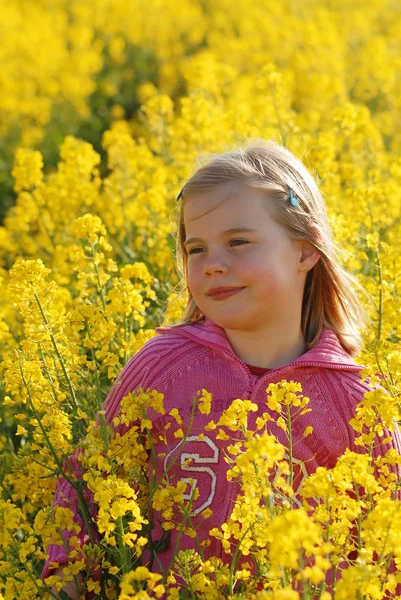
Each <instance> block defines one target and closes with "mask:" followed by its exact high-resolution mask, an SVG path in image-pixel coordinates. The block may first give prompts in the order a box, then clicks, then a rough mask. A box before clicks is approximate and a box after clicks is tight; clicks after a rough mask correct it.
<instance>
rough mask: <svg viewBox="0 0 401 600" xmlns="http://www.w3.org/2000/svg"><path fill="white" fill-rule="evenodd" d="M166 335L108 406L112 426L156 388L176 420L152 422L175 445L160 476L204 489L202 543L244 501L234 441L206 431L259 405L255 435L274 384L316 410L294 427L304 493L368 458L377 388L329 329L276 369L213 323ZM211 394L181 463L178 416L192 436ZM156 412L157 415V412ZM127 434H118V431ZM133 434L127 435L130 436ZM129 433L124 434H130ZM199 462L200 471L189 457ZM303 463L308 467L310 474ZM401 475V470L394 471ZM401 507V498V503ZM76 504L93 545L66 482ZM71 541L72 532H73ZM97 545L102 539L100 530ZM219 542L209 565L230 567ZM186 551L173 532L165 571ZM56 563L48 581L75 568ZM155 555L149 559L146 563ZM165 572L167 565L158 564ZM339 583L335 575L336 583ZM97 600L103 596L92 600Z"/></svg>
mask: <svg viewBox="0 0 401 600" xmlns="http://www.w3.org/2000/svg"><path fill="white" fill-rule="evenodd" d="M156 332H157V333H158V334H159V335H157V336H155V337H154V338H152V339H150V340H149V341H148V342H147V343H146V344H145V345H144V346H143V348H141V350H140V351H139V352H138V353H137V354H136V355H135V356H134V357H133V358H131V359H130V361H129V362H128V363H127V364H126V366H125V367H124V368H123V369H122V371H121V373H120V374H119V376H118V377H117V379H116V381H115V383H114V385H113V387H112V388H111V390H110V392H109V394H108V396H107V398H106V400H105V402H104V404H103V409H104V410H105V411H106V414H105V418H106V422H107V423H108V424H110V423H111V422H112V420H113V418H114V417H115V416H116V415H118V413H119V409H120V404H121V400H122V398H123V397H124V396H126V395H127V394H128V393H129V392H131V391H133V390H135V389H136V388H138V387H142V388H143V389H145V390H146V388H148V387H149V388H150V389H156V390H157V391H159V392H161V393H162V394H164V407H165V412H166V414H165V415H164V416H161V415H160V414H153V415H150V416H151V417H152V420H153V431H159V430H160V431H161V430H163V428H164V427H165V425H166V423H169V422H171V426H170V428H169V429H167V432H166V437H167V446H166V445H165V444H164V442H160V443H159V444H158V445H157V446H156V448H155V450H156V454H165V456H160V457H158V458H157V467H156V471H157V478H160V477H161V476H162V474H163V472H164V471H165V469H166V467H168V464H169V462H170V461H174V464H173V467H172V468H171V469H170V472H169V481H170V483H173V484H177V482H178V481H179V480H180V479H181V480H189V479H190V478H191V479H192V480H193V481H194V484H193V485H194V486H195V485H196V486H197V487H198V489H199V492H200V493H199V498H198V499H197V500H196V502H195V503H194V504H193V512H192V524H193V526H194V527H195V529H196V532H197V540H198V541H199V542H202V541H203V540H204V539H206V538H208V537H209V535H208V532H209V531H210V530H211V529H212V528H214V527H217V528H221V525H222V523H224V522H225V521H226V520H227V519H228V517H229V516H230V513H231V511H232V508H233V505H234V501H235V498H236V496H237V495H238V494H240V493H241V490H240V487H239V485H238V484H237V483H235V482H228V481H227V480H226V472H227V470H228V468H229V465H228V464H227V463H226V462H225V461H224V456H225V450H226V448H227V445H228V444H229V443H230V442H227V441H223V440H218V439H216V434H217V432H218V428H217V429H215V430H211V431H207V432H205V437H204V438H203V439H201V440H198V439H197V437H198V435H199V434H200V433H201V432H203V430H204V426H205V425H206V424H207V423H208V422H209V421H210V420H212V419H213V420H214V421H215V422H217V421H218V420H219V418H220V416H221V413H222V411H223V410H225V409H226V408H227V407H228V406H229V405H230V404H231V402H232V401H233V400H234V399H236V398H242V399H250V400H251V401H252V402H254V403H256V404H257V405H258V407H259V408H260V412H259V413H251V414H252V419H251V422H250V424H249V428H250V429H252V425H253V424H254V419H255V418H256V417H257V416H258V415H259V414H260V415H261V414H262V413H263V412H266V411H267V412H270V413H271V414H272V416H277V415H274V414H273V413H272V411H270V410H269V409H268V408H267V406H266V398H267V395H266V388H267V387H268V385H269V384H270V383H277V382H280V381H281V380H284V379H285V380H288V381H290V380H294V381H298V382H300V383H301V384H302V394H303V395H304V396H308V397H309V398H310V402H309V405H308V407H309V408H311V409H312V412H309V413H307V414H306V415H304V416H303V417H300V418H299V419H298V420H297V421H296V423H295V425H294V440H295V439H300V442H299V443H298V444H297V445H296V446H295V449H294V456H295V459H296V460H295V462H296V463H297V464H296V466H295V469H296V471H295V474H296V476H295V479H294V489H295V490H298V489H299V487H300V485H301V483H302V481H303V479H304V478H305V477H306V476H307V475H309V474H311V473H313V472H314V471H315V470H316V468H317V467H318V466H323V467H326V468H332V467H334V466H335V464H336V462H337V459H338V458H339V457H340V456H341V455H342V454H343V453H344V452H345V450H346V449H347V448H349V449H350V450H352V451H355V452H363V449H361V447H360V446H355V438H356V437H357V435H358V434H356V432H355V431H354V430H353V429H352V427H351V426H350V425H349V421H350V420H351V419H352V418H353V416H354V414H355V407H356V405H357V404H358V402H360V401H361V400H362V398H363V395H364V393H365V392H367V391H369V390H370V389H371V388H370V387H369V386H368V383H367V382H363V381H361V370H362V369H363V366H362V365H359V364H357V363H356V362H355V361H354V360H353V358H352V357H351V356H350V355H349V354H348V353H347V352H346V351H345V350H344V349H343V347H342V346H341V344H340V342H339V339H338V337H337V335H336V334H335V332H334V331H332V330H330V329H327V328H326V329H324V330H323V331H322V334H321V336H320V339H319V341H318V342H317V344H316V345H315V346H314V347H313V348H312V349H310V350H308V351H307V352H305V353H304V354H302V355H301V356H299V357H298V358H297V359H296V360H294V361H293V362H291V363H289V364H287V365H283V366H281V367H277V368H274V369H260V368H258V367H252V366H250V365H247V364H245V363H244V362H243V361H242V360H240V358H238V356H236V354H235V353H234V352H233V349H232V347H231V344H230V342H229V340H228V338H227V336H226V334H225V331H224V329H223V328H221V327H220V326H218V325H217V324H216V323H214V322H213V321H212V320H211V319H209V318H206V319H205V320H204V321H203V322H201V323H196V324H193V325H185V326H182V327H178V328H173V329H171V328H163V327H158V328H156ZM202 388H205V389H206V390H207V391H208V392H210V393H211V394H212V398H213V400H212V410H211V413H210V414H209V415H203V414H200V413H197V414H196V416H195V419H194V423H193V427H192V430H191V432H190V435H189V437H188V439H187V441H186V443H185V445H184V447H183V448H181V450H180V455H179V456H177V447H178V446H179V444H180V441H181V440H180V439H177V438H176V437H174V432H175V431H177V429H178V428H179V427H180V426H179V425H178V424H177V423H176V421H175V420H174V419H173V418H172V417H171V416H170V415H169V414H168V413H169V412H170V411H171V409H173V408H177V409H178V410H179V413H180V414H181V416H182V418H183V420H184V425H183V426H182V428H183V430H184V431H185V424H186V422H187V421H188V417H189V413H190V410H191V405H192V398H193V396H194V395H195V394H196V392H197V391H198V390H201V389H202ZM152 412H153V411H152ZM307 425H312V427H313V433H312V434H311V435H309V436H308V437H306V438H303V437H302V433H303V431H304V429H305V427H306V426H307ZM269 428H270V431H271V433H273V434H274V435H276V436H277V438H278V439H279V440H280V441H281V442H282V443H283V444H285V445H286V438H285V436H284V432H283V431H282V430H281V429H280V428H278V427H277V426H276V425H275V424H274V423H269ZM117 430H118V429H117ZM125 430H126V429H125ZM122 433H123V432H122ZM388 436H391V437H392V441H391V442H390V443H387V444H383V445H382V446H381V447H378V448H376V449H375V451H374V456H376V455H379V454H384V453H385V452H386V451H387V450H388V449H390V448H395V450H396V451H397V453H398V454H401V435H400V431H399V429H398V427H397V428H396V430H395V431H394V432H393V433H392V434H391V433H389V432H387V431H385V434H384V438H386V437H388ZM78 452H79V449H78V450H77V452H76V453H75V454H74V455H73V456H72V457H70V458H69V461H70V464H71V466H72V467H73V469H74V471H75V472H76V473H77V474H79V473H80V465H79V463H78V461H77V458H76V457H77V454H78ZM188 458H191V459H192V460H191V461H190V464H188V461H187V459H188ZM301 462H303V463H304V464H305V466H306V471H305V468H303V467H302V466H300V463H301ZM394 470H395V472H396V473H397V475H398V476H399V477H401V469H400V468H399V467H394ZM85 495H86V497H87V498H88V500H89V501H90V502H91V501H92V498H93V496H92V493H91V492H90V491H89V490H87V489H86V492H85ZM400 499H401V496H400ZM56 505H59V506H68V507H69V508H71V509H72V510H73V511H74V514H75V517H74V519H75V521H76V522H77V523H78V524H79V525H80V526H81V528H82V530H81V533H80V534H79V535H78V537H79V540H80V543H81V544H84V543H87V542H89V536H88V532H87V531H86V529H85V527H84V523H83V520H82V518H81V516H80V515H79V514H78V510H77V498H76V493H75V490H74V488H72V487H71V486H70V485H69V484H68V483H67V482H66V481H65V480H64V479H63V478H62V477H60V478H59V480H58V483H57V489H56V494H55V498H54V503H53V506H56ZM207 508H209V509H210V510H211V511H212V516H211V517H209V518H208V519H206V520H205V519H204V518H203V516H202V514H201V513H202V511H204V510H205V509H207ZM91 514H92V515H93V516H94V517H95V516H96V507H95V506H94V504H93V503H92V504H91ZM162 534H163V529H162V527H161V525H160V523H158V524H157V525H156V527H155V529H154V530H153V534H152V538H153V540H158V539H161V537H162ZM64 535H65V539H66V540H68V537H69V535H71V534H69V533H68V532H67V531H65V532H64ZM95 539H98V535H97V533H96V532H95ZM210 539H211V541H212V543H211V545H210V546H208V547H207V548H205V550H204V555H205V558H208V557H209V556H213V555H214V556H218V557H221V558H223V559H225V561H227V562H229V557H228V556H227V555H226V554H225V553H224V551H223V549H222V547H221V544H220V542H219V541H218V540H216V539H215V538H213V537H210ZM176 544H177V546H178V548H179V549H180V550H182V549H185V548H194V549H196V543H195V541H194V539H192V538H190V537H188V536H186V535H185V534H184V535H182V537H181V538H180V539H179V540H178V541H177V531H175V530H173V531H171V539H170V542H169V544H167V548H165V549H164V550H163V551H161V552H160V553H159V554H158V560H159V561H160V563H161V565H162V567H163V569H166V568H168V566H169V564H170V561H171V558H172V556H173V552H174V548H175V547H176ZM47 552H48V554H49V558H48V559H47V560H46V562H45V565H44V568H43V572H42V578H45V577H48V576H49V575H50V574H51V568H52V566H51V563H53V562H54V561H56V562H57V563H59V564H63V563H66V562H67V556H66V553H65V550H64V548H63V547H62V546H55V545H50V546H49V547H48V548H47ZM146 556H148V555H146V554H145V557H146ZM153 570H154V571H156V570H157V561H155V562H154V563H153ZM330 580H331V576H330V574H329V575H328V580H326V581H327V582H328V583H329V582H330ZM86 597H87V598H88V599H89V598H92V597H93V593H91V594H88V593H87V595H86Z"/></svg>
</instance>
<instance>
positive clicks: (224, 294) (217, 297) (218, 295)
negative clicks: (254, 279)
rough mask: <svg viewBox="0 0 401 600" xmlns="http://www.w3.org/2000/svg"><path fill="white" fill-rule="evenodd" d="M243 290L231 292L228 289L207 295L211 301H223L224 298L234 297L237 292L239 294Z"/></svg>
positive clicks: (236, 289)
mask: <svg viewBox="0 0 401 600" xmlns="http://www.w3.org/2000/svg"><path fill="white" fill-rule="evenodd" d="M244 289H245V288H234V289H231V290H230V289H228V290H222V291H221V292H213V293H211V294H210V293H209V294H208V295H209V296H210V298H212V299H213V300H225V299H226V298H229V297H230V296H234V295H235V294H238V293H239V292H241V291H242V290H244Z"/></svg>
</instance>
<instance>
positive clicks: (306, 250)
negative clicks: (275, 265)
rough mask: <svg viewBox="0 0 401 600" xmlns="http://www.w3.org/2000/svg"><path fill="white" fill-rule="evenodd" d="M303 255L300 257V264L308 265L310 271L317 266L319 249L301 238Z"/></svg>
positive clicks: (300, 244)
mask: <svg viewBox="0 0 401 600" xmlns="http://www.w3.org/2000/svg"><path fill="white" fill-rule="evenodd" d="M298 244H299V247H300V250H301V255H300V257H299V266H300V267H307V268H308V271H309V270H310V269H312V267H314V266H315V264H316V263H317V261H318V260H319V258H320V254H319V251H318V250H316V248H315V246H313V244H311V243H310V242H308V241H307V240H299V241H298Z"/></svg>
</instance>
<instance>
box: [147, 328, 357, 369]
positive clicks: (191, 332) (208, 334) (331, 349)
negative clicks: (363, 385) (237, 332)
mask: <svg viewBox="0 0 401 600" xmlns="http://www.w3.org/2000/svg"><path fill="white" fill-rule="evenodd" d="M156 332H157V333H158V334H161V335H163V334H170V335H171V334H174V335H180V336H182V337H184V338H187V339H190V340H192V341H194V342H196V343H198V344H203V345H204V346H208V347H210V348H213V349H214V350H216V351H220V352H223V353H224V354H226V355H228V356H231V358H235V359H238V357H237V356H236V354H235V353H234V351H233V349H232V347H231V344H230V342H229V340H228V338H227V336H226V333H225V331H224V329H223V328H222V327H220V326H219V325H217V324H216V323H215V322H214V321H212V320H211V319H209V318H208V317H206V319H205V320H204V321H203V322H202V323H194V324H191V325H183V326H182V327H174V328H170V327H156ZM290 364H291V366H302V367H306V366H316V367H327V368H331V369H345V370H352V371H359V370H361V369H363V368H364V366H363V365H360V364H358V363H356V362H355V361H354V359H353V358H352V356H350V355H349V354H348V352H346V351H345V350H344V348H343V347H342V346H341V344H340V341H339V339H338V337H337V335H336V333H335V332H334V331H333V330H332V329H328V328H324V329H323V330H322V333H321V336H320V338H319V341H318V342H317V344H315V346H314V347H313V348H311V349H310V350H308V351H307V352H305V353H304V354H302V355H301V356H299V357H298V358H297V359H295V360H294V361H293V362H292V363H290Z"/></svg>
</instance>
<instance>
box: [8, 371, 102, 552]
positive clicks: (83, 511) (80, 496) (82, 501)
mask: <svg viewBox="0 0 401 600" xmlns="http://www.w3.org/2000/svg"><path fill="white" fill-rule="evenodd" d="M20 371H21V377H22V380H23V382H24V385H25V388H26V391H27V394H28V403H29V406H30V408H31V410H32V412H33V414H34V415H35V417H36V420H37V421H38V424H39V427H40V429H41V431H42V434H43V437H44V438H45V440H46V444H47V446H48V448H49V450H50V452H51V454H52V456H53V458H54V460H55V462H56V464H57V466H58V468H59V470H60V472H61V473H62V475H63V477H64V479H65V480H66V481H67V482H68V483H69V484H70V485H71V486H72V487H73V488H74V489H75V491H76V493H77V498H78V502H79V505H80V509H81V515H82V518H83V520H84V522H85V525H86V528H87V531H88V534H89V538H90V540H91V542H92V544H94V543H95V540H94V538H93V533H92V529H91V527H90V525H89V518H88V514H87V510H86V502H85V498H84V497H83V494H82V492H81V490H79V489H77V488H76V487H75V485H74V483H73V481H72V480H71V479H70V478H69V477H67V475H66V474H65V472H64V470H63V466H62V465H61V463H60V461H59V458H58V456H57V454H56V452H55V451H54V448H53V444H52V443H51V441H50V439H49V437H48V435H47V432H46V430H45V428H44V427H43V425H42V420H41V418H40V416H39V413H38V412H37V410H36V408H35V406H34V403H33V400H32V397H31V392H30V391H29V387H28V384H27V382H26V379H25V376H24V371H23V369H22V366H21V365H20ZM67 465H68V468H69V469H70V470H71V465H70V463H69V461H68V460H67Z"/></svg>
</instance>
